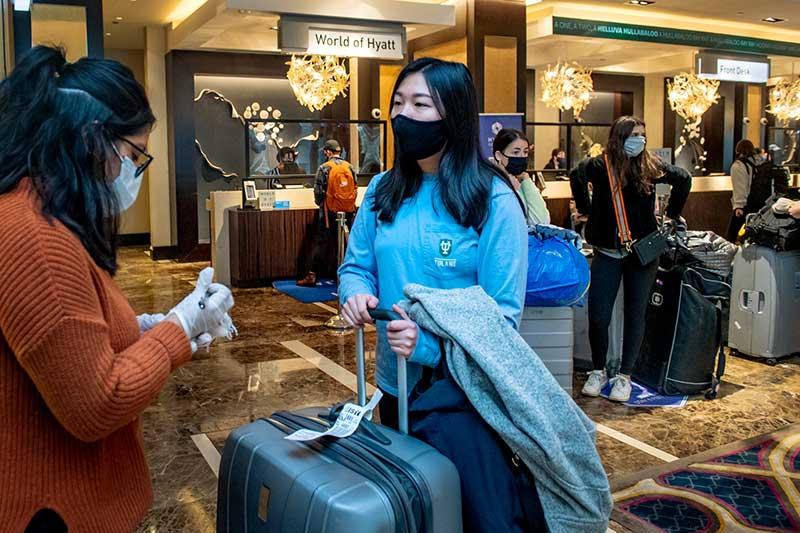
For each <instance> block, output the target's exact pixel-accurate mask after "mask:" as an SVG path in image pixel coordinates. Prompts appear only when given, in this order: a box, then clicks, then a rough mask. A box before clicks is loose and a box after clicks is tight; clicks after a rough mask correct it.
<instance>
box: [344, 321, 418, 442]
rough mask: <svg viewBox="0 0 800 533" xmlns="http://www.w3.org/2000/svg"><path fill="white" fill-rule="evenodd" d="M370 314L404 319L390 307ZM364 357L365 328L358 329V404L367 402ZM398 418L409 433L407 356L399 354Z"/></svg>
mask: <svg viewBox="0 0 800 533" xmlns="http://www.w3.org/2000/svg"><path fill="white" fill-rule="evenodd" d="M369 316H371V317H372V319H373V320H374V321H376V322H377V321H379V320H383V321H386V322H389V321H392V320H402V319H403V318H402V317H401V316H400V315H398V314H397V313H395V312H394V311H389V310H388V309H370V310H369ZM364 361H365V357H364V328H358V329H356V377H357V384H356V391H357V394H358V405H366V404H367V372H366V369H365V368H364V367H365V362H364ZM397 420H398V425H399V426H400V431H402V432H403V433H405V434H406V435H407V434H408V380H407V371H406V358H405V357H402V356H400V355H398V356H397Z"/></svg>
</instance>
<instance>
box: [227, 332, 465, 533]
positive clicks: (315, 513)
mask: <svg viewBox="0 0 800 533" xmlns="http://www.w3.org/2000/svg"><path fill="white" fill-rule="evenodd" d="M356 352H357V353H356V361H357V368H358V370H357V374H358V402H359V404H360V405H365V399H366V378H365V371H364V336H363V330H358V331H357V332H356ZM398 367H399V368H398V389H399V392H400V394H399V396H400V402H399V403H400V413H399V416H400V425H401V427H402V428H405V432H404V433H400V432H396V431H393V430H391V429H388V428H385V427H383V426H379V425H378V424H374V423H372V422H369V421H366V419H364V420H363V421H362V422H361V425H360V426H359V429H358V430H357V431H356V433H354V434H353V435H351V436H350V437H346V438H342V439H335V438H333V437H322V438H321V439H319V440H317V441H311V442H307V443H303V442H295V441H289V440H286V439H285V438H284V437H286V436H287V434H289V433H292V432H294V431H295V430H298V429H311V430H317V431H324V430H325V429H327V428H328V427H329V426H330V425H331V423H332V422H331V420H329V419H328V414H329V413H330V408H324V407H320V408H314V409H307V410H304V411H300V412H296V413H286V412H284V413H275V414H274V415H272V416H271V417H269V418H266V419H261V420H257V421H255V422H253V423H251V424H248V425H246V426H243V427H241V428H239V429H237V430H235V431H233V432H232V433H231V435H230V436H229V437H228V440H227V441H226V443H225V448H224V450H223V453H222V462H221V464H220V477H219V491H218V503H217V531H218V532H230V533H240V532H247V531H250V532H265V533H266V532H269V533H296V532H299V531H305V532H309V533H340V532H355V531H357V532H359V533H373V532H374V533H416V532H427V533H439V532H442V533H444V532H447V533H460V532H461V531H462V522H461V489H460V480H459V476H458V472H457V471H456V468H455V466H454V465H453V463H451V462H450V461H449V460H448V459H447V458H445V457H444V456H443V455H441V454H440V453H439V452H438V451H436V450H435V449H433V448H432V447H430V446H428V445H427V444H425V443H423V442H421V441H419V440H417V439H414V438H412V437H410V436H409V435H408V434H407V427H408V425H407V424H408V405H407V403H408V402H407V394H406V392H407V390H406V386H405V384H406V379H405V359H403V358H398ZM403 398H405V399H406V401H403V400H402V399H403Z"/></svg>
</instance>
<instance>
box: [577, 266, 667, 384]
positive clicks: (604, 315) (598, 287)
mask: <svg viewBox="0 0 800 533" xmlns="http://www.w3.org/2000/svg"><path fill="white" fill-rule="evenodd" d="M657 272H658V261H653V262H652V263H650V264H649V265H647V266H642V265H640V264H639V262H638V260H637V259H636V258H635V257H631V256H629V257H626V258H625V259H615V258H613V257H609V256H607V255H605V254H602V253H596V254H595V256H594V259H593V260H592V283H591V285H590V286H589V344H590V345H591V347H592V362H593V363H594V369H595V370H602V369H604V368H605V366H606V358H607V355H608V342H609V340H608V326H609V325H610V324H611V313H612V312H613V311H614V302H615V301H616V299H617V292H618V291H619V284H620V282H621V281H624V283H625V313H624V324H623V326H624V335H623V341H622V366H621V368H620V373H621V374H625V375H630V374H631V372H633V367H634V366H635V365H636V359H638V357H639V350H640V349H641V347H642V340H643V339H644V330H645V314H646V312H647V303H648V301H649V299H650V291H651V290H652V287H653V282H655V279H656V273H657Z"/></svg>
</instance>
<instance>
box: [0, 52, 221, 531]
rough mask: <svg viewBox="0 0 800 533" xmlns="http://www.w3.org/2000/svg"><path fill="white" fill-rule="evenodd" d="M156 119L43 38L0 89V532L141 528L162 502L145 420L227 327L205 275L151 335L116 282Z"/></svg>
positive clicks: (96, 69) (117, 79)
mask: <svg viewBox="0 0 800 533" xmlns="http://www.w3.org/2000/svg"><path fill="white" fill-rule="evenodd" d="M154 122H155V117H154V116H153V113H152V111H151V110H150V105H149V103H148V101H147V97H146V96H145V93H144V90H143V89H142V87H141V86H140V85H139V84H138V83H137V82H136V81H135V80H134V78H133V75H132V73H131V72H130V70H128V69H127V68H126V67H123V66H122V65H120V64H119V63H117V62H115V61H107V60H98V59H81V60H80V61H78V62H76V63H73V64H69V63H67V62H66V60H65V58H64V54H63V52H62V51H60V50H58V49H54V48H49V47H36V48H34V49H33V50H31V51H30V52H29V53H28V54H27V55H26V56H25V57H23V58H22V60H21V61H20V62H19V63H18V65H17V67H16V68H15V70H14V71H13V72H12V73H11V75H10V76H9V77H8V78H6V79H5V80H4V81H3V82H2V83H0V132H2V135H0V393H1V394H2V396H0V428H2V430H0V450H2V453H0V486H2V487H3V489H2V492H3V494H2V495H1V496H0V529H1V530H3V531H13V532H17V531H20V532H21V531H24V530H27V531H64V530H66V529H67V528H68V529H69V530H70V531H97V532H109V531H132V530H134V529H135V528H136V526H137V525H138V523H139V522H140V521H141V520H142V518H143V517H144V515H145V513H146V512H147V510H148V509H149V507H150V505H151V503H152V498H153V494H152V488H151V484H150V474H149V471H148V468H147V463H146V462H145V457H144V451H143V449H142V432H141V427H140V420H139V415H140V414H141V413H142V411H143V410H144V409H145V408H146V407H147V405H148V404H149V403H150V402H151V401H152V400H153V399H154V398H155V397H156V396H157V395H158V393H159V391H160V390H161V388H162V386H163V385H164V383H165V382H166V380H167V378H168V377H169V375H170V372H172V371H173V370H174V369H176V368H177V367H178V366H180V365H182V364H183V363H186V362H187V361H189V360H190V359H191V357H192V346H193V344H196V342H195V343H192V342H190V339H194V340H195V341H197V340H198V339H202V340H201V342H202V341H203V340H205V341H207V340H209V335H208V334H211V335H212V336H214V335H217V334H218V330H220V329H222V330H224V328H225V326H226V325H229V324H230V322H229V317H228V315H227V312H228V311H229V310H230V308H231V307H232V306H233V298H232V297H231V293H230V291H229V290H228V289H227V288H226V287H224V286H222V285H217V284H211V283H210V280H209V279H208V278H209V277H210V275H211V273H210V272H204V273H203V274H202V275H201V277H202V278H203V279H202V280H201V282H200V283H198V288H197V289H196V290H195V291H194V292H192V294H190V295H189V296H188V297H187V298H186V299H185V300H183V301H182V302H181V303H179V304H178V305H177V306H176V307H175V308H174V309H173V310H172V311H171V312H170V313H169V314H168V316H167V317H166V318H164V319H163V320H162V321H160V322H159V321H158V320H156V321H155V322H159V323H157V324H155V325H153V324H150V326H152V328H151V329H149V330H148V331H146V332H144V333H143V332H142V331H141V330H140V326H139V323H138V322H137V317H136V316H135V314H134V312H133V309H131V306H130V305H129V304H128V302H127V300H126V299H125V297H124V296H123V294H122V292H121V291H120V289H119V288H118V287H117V285H116V284H115V283H114V281H113V279H112V276H113V275H114V273H115V271H116V269H117V259H116V245H115V242H116V227H117V220H118V215H119V213H120V212H122V211H123V210H125V209H126V208H128V207H130V205H131V204H132V203H133V201H134V200H135V199H136V196H137V194H138V188H139V186H140V184H141V174H142V172H143V171H144V169H145V167H146V166H147V165H148V163H149V162H150V161H151V159H152V158H151V157H150V156H149V155H148V154H147V152H146V151H145V147H146V145H147V139H148V136H149V134H150V130H151V129H152V126H153V124H154ZM142 329H144V328H142Z"/></svg>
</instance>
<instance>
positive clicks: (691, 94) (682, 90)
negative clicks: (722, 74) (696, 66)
mask: <svg viewBox="0 0 800 533" xmlns="http://www.w3.org/2000/svg"><path fill="white" fill-rule="evenodd" d="M667 98H668V99H669V106H670V108H672V110H673V111H675V112H676V113H677V114H678V116H680V117H681V118H682V119H683V120H684V121H686V125H685V126H684V127H683V134H682V135H681V145H680V146H679V147H678V149H677V150H675V157H677V156H679V155H680V153H681V152H682V151H683V148H684V147H685V146H686V145H687V144H692V146H693V147H694V149H695V156H696V158H697V163H698V164H697V166H696V167H695V170H705V169H704V168H701V167H702V166H703V163H705V160H706V151H705V148H704V147H703V145H704V144H705V143H706V140H705V138H704V137H701V136H700V123H701V122H702V120H703V115H704V114H705V112H706V111H708V109H709V108H710V107H711V106H712V105H714V104H716V103H717V102H718V101H719V80H711V79H706V78H698V77H697V76H696V75H694V74H687V73H683V74H678V75H677V76H675V79H673V80H672V81H671V82H669V83H667ZM697 139H699V141H700V146H699V148H698V146H697V145H696V142H697Z"/></svg>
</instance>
